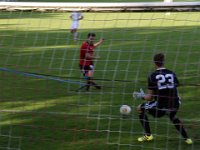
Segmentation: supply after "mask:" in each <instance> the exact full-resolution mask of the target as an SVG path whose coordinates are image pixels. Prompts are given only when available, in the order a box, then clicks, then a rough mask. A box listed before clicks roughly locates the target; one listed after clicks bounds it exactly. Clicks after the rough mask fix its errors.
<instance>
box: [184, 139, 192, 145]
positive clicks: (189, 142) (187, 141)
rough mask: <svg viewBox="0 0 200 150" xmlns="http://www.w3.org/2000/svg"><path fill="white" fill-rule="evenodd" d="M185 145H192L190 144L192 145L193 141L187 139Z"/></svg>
mask: <svg viewBox="0 0 200 150" xmlns="http://www.w3.org/2000/svg"><path fill="white" fill-rule="evenodd" d="M185 143H187V144H189V145H190V144H192V143H193V142H192V139H186V140H185Z"/></svg>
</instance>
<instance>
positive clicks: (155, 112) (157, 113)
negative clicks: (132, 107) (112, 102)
mask: <svg viewBox="0 0 200 150" xmlns="http://www.w3.org/2000/svg"><path fill="white" fill-rule="evenodd" d="M145 111H146V112H148V113H149V114H150V115H152V116H153V117H158V118H160V117H162V116H164V115H165V114H166V112H165V111H163V110H161V109H158V107H157V101H150V102H146V103H143V104H142V105H141V106H140V107H139V109H138V112H139V119H140V122H141V124H142V126H143V128H144V130H145V135H144V136H143V137H140V138H138V141H139V142H143V141H151V140H153V136H152V134H151V131H150V126H149V121H148V118H147V115H146V114H145Z"/></svg>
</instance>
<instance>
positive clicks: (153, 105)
mask: <svg viewBox="0 0 200 150" xmlns="http://www.w3.org/2000/svg"><path fill="white" fill-rule="evenodd" d="M178 108H179V106H177V108H170V109H169V108H158V102H157V101H150V102H145V103H143V104H142V105H141V109H142V110H143V111H145V112H148V113H149V114H150V115H152V116H153V117H155V118H160V117H162V116H164V115H169V116H171V115H172V114H173V115H176V113H177V111H178Z"/></svg>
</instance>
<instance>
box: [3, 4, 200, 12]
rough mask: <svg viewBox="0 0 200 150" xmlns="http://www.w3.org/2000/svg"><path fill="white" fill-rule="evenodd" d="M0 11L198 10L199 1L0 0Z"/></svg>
mask: <svg viewBox="0 0 200 150" xmlns="http://www.w3.org/2000/svg"><path fill="white" fill-rule="evenodd" d="M0 10H1V11H20V10H21V11H61V12H63V11H66V12H71V11H86V12H95V11H122V12H123V11H124V12H126V11H199V10H200V2H146V3H142V2H138V3H128V2H127V3H83V2H82V3H54V2H0Z"/></svg>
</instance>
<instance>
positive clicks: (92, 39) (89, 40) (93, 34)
mask: <svg viewBox="0 0 200 150" xmlns="http://www.w3.org/2000/svg"><path fill="white" fill-rule="evenodd" d="M95 36H96V35H95V33H88V35H87V37H88V40H87V41H88V43H90V44H93V42H94V40H95Z"/></svg>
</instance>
